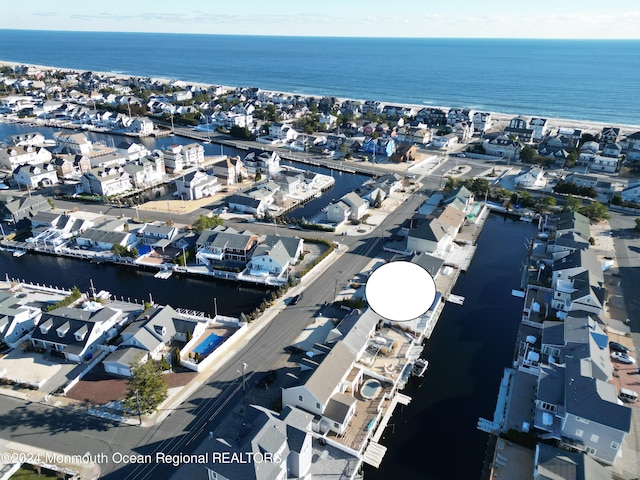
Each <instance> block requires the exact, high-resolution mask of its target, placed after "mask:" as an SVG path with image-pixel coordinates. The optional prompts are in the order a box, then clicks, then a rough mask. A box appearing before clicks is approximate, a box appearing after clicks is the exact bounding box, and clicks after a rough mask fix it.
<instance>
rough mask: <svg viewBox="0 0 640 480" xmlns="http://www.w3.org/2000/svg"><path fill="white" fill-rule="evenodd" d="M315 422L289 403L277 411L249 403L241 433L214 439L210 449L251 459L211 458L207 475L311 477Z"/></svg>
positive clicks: (255, 479)
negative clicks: (227, 437)
mask: <svg viewBox="0 0 640 480" xmlns="http://www.w3.org/2000/svg"><path fill="white" fill-rule="evenodd" d="M312 423H313V416H312V415H310V414H308V413H306V412H304V411H302V410H300V409H298V408H292V407H290V406H286V407H285V408H283V409H282V411H281V412H280V413H276V412H272V411H271V410H267V409H266V408H263V407H259V406H256V405H251V406H249V408H248V409H247V411H246V413H245V415H244V418H243V428H242V429H241V430H240V431H239V432H238V435H237V436H236V437H235V438H234V439H231V438H229V439H224V438H214V439H212V442H213V443H212V447H211V448H212V449H213V451H215V452H216V454H220V455H223V456H224V458H245V457H246V458H248V459H250V460H248V461H242V462H220V461H215V460H214V461H210V462H209V463H207V464H205V465H204V467H205V468H206V470H207V475H208V476H207V478H208V479H209V480H222V479H225V480H263V479H274V480H285V479H287V478H310V477H311V473H310V472H311V467H312V463H314V453H313V443H312V441H313V437H312V434H311V431H312ZM345 455H346V454H345ZM259 459H263V461H259ZM267 459H269V460H267ZM274 459H277V460H278V461H275V460H274ZM316 461H317V462H322V459H320V458H318V459H317V460H316ZM346 464H347V466H346V467H345V468H346V469H353V470H356V469H355V468H354V466H351V465H350V464H349V460H346ZM349 478H351V477H349Z"/></svg>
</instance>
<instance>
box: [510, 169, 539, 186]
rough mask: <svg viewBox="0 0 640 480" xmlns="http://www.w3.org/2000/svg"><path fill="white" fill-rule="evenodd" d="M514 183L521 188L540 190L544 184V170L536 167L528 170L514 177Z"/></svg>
mask: <svg viewBox="0 0 640 480" xmlns="http://www.w3.org/2000/svg"><path fill="white" fill-rule="evenodd" d="M514 183H515V184H516V185H518V186H520V187H523V188H542V187H544V186H545V184H546V180H545V178H544V170H542V169H541V168H538V167H531V168H528V169H527V170H525V171H524V172H520V174H519V175H517V176H516V178H515V179H514Z"/></svg>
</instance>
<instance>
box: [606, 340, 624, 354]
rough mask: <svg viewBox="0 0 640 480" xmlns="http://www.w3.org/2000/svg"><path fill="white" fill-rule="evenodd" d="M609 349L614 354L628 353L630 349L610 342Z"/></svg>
mask: <svg viewBox="0 0 640 480" xmlns="http://www.w3.org/2000/svg"><path fill="white" fill-rule="evenodd" d="M609 349H611V350H613V351H614V352H620V353H627V352H628V351H629V349H628V348H627V347H625V346H624V345H622V344H620V343H618V342H609Z"/></svg>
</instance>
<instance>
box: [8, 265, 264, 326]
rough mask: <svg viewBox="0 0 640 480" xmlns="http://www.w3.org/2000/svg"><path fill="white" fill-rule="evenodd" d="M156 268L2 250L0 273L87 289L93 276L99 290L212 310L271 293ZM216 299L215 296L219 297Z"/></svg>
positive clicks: (233, 310)
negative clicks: (158, 274)
mask: <svg viewBox="0 0 640 480" xmlns="http://www.w3.org/2000/svg"><path fill="white" fill-rule="evenodd" d="M153 274H154V272H146V271H142V270H135V269H131V268H127V267H123V266H116V265H105V264H101V265H96V264H92V263H89V262H87V261H85V260H76V259H73V258H66V257H52V256H48V255H40V254H35V253H28V254H27V255H23V256H22V257H19V258H16V257H14V256H12V254H11V253H8V252H0V278H2V279H3V280H4V279H5V278H6V276H7V275H8V276H9V278H15V279H20V280H25V281H27V282H32V283H39V284H41V285H47V286H49V285H53V286H57V287H62V288H66V289H70V288H71V287H73V286H77V287H78V288H79V289H80V290H81V291H83V292H87V291H89V288H90V280H93V284H94V286H95V288H96V290H107V291H109V292H111V293H112V294H113V295H114V296H115V297H116V298H117V299H120V298H121V297H122V298H123V299H124V300H128V299H130V300H131V301H134V299H135V301H137V302H138V303H143V302H145V301H149V300H150V299H152V300H153V301H154V302H156V303H159V304H162V305H171V306H172V307H174V308H178V307H181V308H186V309H189V310H197V311H200V312H205V313H207V314H209V315H211V314H213V312H214V308H215V307H216V306H217V309H218V313H219V314H220V315H229V316H238V315H240V313H241V312H250V311H251V310H253V309H254V308H255V307H256V306H258V305H259V304H260V302H261V301H262V300H263V299H264V298H265V297H267V295H269V292H268V291H266V290H264V289H255V288H247V287H245V286H238V285H236V284H232V283H225V282H221V281H216V280H208V279H207V280H200V279H195V278H188V279H187V278H183V277H177V276H173V277H170V278H169V279H167V280H161V279H158V278H154V277H153ZM214 299H215V301H214Z"/></svg>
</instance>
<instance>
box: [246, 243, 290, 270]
mask: <svg viewBox="0 0 640 480" xmlns="http://www.w3.org/2000/svg"><path fill="white" fill-rule="evenodd" d="M260 256H268V257H269V258H270V259H272V260H273V261H274V262H275V263H276V264H278V265H279V266H281V267H284V266H285V265H288V264H289V260H290V258H291V257H290V255H289V253H288V252H287V249H286V248H284V245H283V244H282V243H281V242H276V243H275V244H274V245H273V246H271V245H265V244H262V245H258V247H257V248H256V249H255V251H254V252H253V258H256V257H260Z"/></svg>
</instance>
